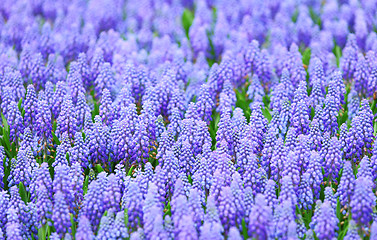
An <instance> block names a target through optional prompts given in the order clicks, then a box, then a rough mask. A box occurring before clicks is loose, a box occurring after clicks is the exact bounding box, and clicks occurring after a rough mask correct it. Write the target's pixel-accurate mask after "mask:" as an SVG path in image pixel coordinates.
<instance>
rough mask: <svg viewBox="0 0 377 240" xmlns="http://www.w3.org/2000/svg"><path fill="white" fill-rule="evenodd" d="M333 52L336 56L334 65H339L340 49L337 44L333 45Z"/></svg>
mask: <svg viewBox="0 0 377 240" xmlns="http://www.w3.org/2000/svg"><path fill="white" fill-rule="evenodd" d="M333 53H334V55H335V57H336V65H337V66H338V67H339V63H340V57H341V56H342V49H341V48H340V47H339V46H338V45H335V47H334V50H333Z"/></svg>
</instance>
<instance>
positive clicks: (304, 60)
mask: <svg viewBox="0 0 377 240" xmlns="http://www.w3.org/2000/svg"><path fill="white" fill-rule="evenodd" d="M310 56H311V50H310V48H307V49H305V51H304V53H303V54H302V63H303V64H305V65H307V66H308V65H309V62H310Z"/></svg>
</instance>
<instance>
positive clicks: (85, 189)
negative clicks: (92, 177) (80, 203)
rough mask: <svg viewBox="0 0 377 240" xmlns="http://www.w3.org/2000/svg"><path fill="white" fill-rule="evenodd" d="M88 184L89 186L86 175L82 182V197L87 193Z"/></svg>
mask: <svg viewBox="0 0 377 240" xmlns="http://www.w3.org/2000/svg"><path fill="white" fill-rule="evenodd" d="M88 184H89V175H86V177H85V181H84V186H83V190H84V195H85V194H86V193H87V191H88Z"/></svg>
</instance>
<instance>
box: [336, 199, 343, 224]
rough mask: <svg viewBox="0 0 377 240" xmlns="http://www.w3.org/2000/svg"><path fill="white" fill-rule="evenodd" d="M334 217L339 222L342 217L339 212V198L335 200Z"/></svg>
mask: <svg viewBox="0 0 377 240" xmlns="http://www.w3.org/2000/svg"><path fill="white" fill-rule="evenodd" d="M336 216H337V218H338V219H339V220H341V219H340V218H341V217H342V215H341V212H340V202H339V198H337V200H336Z"/></svg>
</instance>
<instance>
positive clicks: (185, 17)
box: [182, 9, 194, 36]
mask: <svg viewBox="0 0 377 240" xmlns="http://www.w3.org/2000/svg"><path fill="white" fill-rule="evenodd" d="M193 20H194V14H193V13H192V12H191V11H190V10H188V9H185V10H184V11H183V14H182V26H183V28H184V29H185V32H186V36H188V32H189V30H190V27H191V25H192V21H193Z"/></svg>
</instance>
